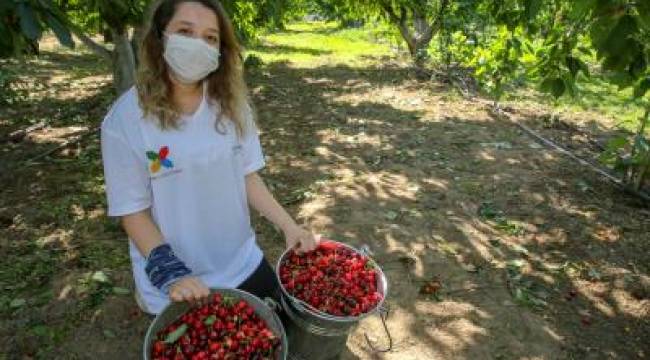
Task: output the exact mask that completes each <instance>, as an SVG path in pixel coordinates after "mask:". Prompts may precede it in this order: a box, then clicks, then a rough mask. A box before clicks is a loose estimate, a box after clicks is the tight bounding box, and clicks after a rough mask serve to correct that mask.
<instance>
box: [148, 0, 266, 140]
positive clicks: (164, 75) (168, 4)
mask: <svg viewBox="0 0 650 360" xmlns="http://www.w3.org/2000/svg"><path fill="white" fill-rule="evenodd" d="M184 2H197V3H199V4H202V5H204V6H205V7H207V8H209V9H211V10H212V11H214V13H215V14H216V16H217V19H218V22H219V24H218V25H219V38H220V52H221V57H220V61H219V62H220V64H219V68H218V69H217V70H216V71H214V72H213V73H211V74H210V75H208V76H207V77H206V79H205V82H206V83H207V97H208V99H210V100H211V101H212V102H214V103H216V104H218V105H219V106H220V108H221V111H220V112H219V118H218V119H217V120H218V121H217V125H218V124H219V123H221V120H223V116H224V115H225V116H226V117H227V118H228V119H229V120H230V121H232V122H233V123H234V125H235V128H236V130H237V134H238V135H239V136H243V134H244V133H245V132H246V131H247V130H248V129H249V127H250V126H254V121H251V120H252V113H253V112H252V109H251V108H250V103H249V99H248V90H247V88H246V83H245V81H244V74H243V65H242V58H241V46H240V44H239V41H238V40H237V36H236V35H235V30H234V28H233V26H232V23H231V21H230V18H229V17H228V15H227V14H226V12H225V10H224V8H223V6H222V5H221V3H219V1H217V0H161V1H160V2H159V4H157V5H156V7H155V10H154V12H153V15H152V16H151V19H150V21H149V25H148V29H147V31H146V33H145V36H144V38H143V41H142V46H141V47H140V65H139V68H138V73H137V85H136V87H137V91H138V98H139V101H140V107H141V108H142V110H143V112H144V115H145V117H147V118H150V117H151V116H152V115H153V117H155V119H156V120H157V121H158V125H159V126H160V127H161V128H162V129H175V128H178V125H179V123H178V119H179V118H180V115H181V113H180V111H179V110H178V109H177V108H176V107H175V105H174V103H173V101H172V88H173V85H172V82H171V79H170V77H169V69H168V67H167V64H166V62H165V60H164V58H163V52H164V40H163V37H164V32H165V29H166V28H167V24H168V23H169V21H170V20H171V19H172V17H173V16H174V13H175V12H176V8H177V7H178V5H179V4H181V3H184Z"/></svg>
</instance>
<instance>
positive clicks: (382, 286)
mask: <svg viewBox="0 0 650 360" xmlns="http://www.w3.org/2000/svg"><path fill="white" fill-rule="evenodd" d="M321 242H328V243H336V244H337V245H339V246H343V247H346V248H348V249H350V250H352V251H353V252H354V253H356V254H358V255H361V256H364V257H366V258H368V259H370V261H372V262H373V264H374V265H375V270H376V271H377V272H378V275H379V276H378V277H377V290H378V291H380V292H381V295H382V298H381V300H380V301H379V302H378V303H377V305H375V307H374V308H373V309H372V310H370V311H368V312H365V313H363V314H360V315H358V316H336V315H331V314H327V313H325V312H323V311H320V310H318V309H316V308H314V307H313V306H311V305H310V304H308V303H307V302H305V301H302V300H300V299H298V298H296V297H295V296H293V295H291V294H289V292H288V291H287V290H286V289H285V288H284V285H283V284H282V279H280V265H281V264H282V260H284V258H285V257H286V256H287V254H288V253H289V252H290V251H291V250H292V249H285V250H284V252H282V255H280V257H278V261H277V263H276V264H275V276H276V278H277V280H278V284H279V286H280V290H281V291H282V295H283V296H284V297H286V298H287V299H289V301H290V302H291V303H292V305H294V306H295V307H296V308H297V309H299V310H302V311H305V312H308V313H310V314H311V315H313V316H316V317H317V318H320V319H321V320H328V321H335V322H357V321H359V320H361V319H363V318H366V317H368V316H370V315H373V314H375V313H377V312H379V311H380V310H381V309H382V308H383V305H384V302H385V301H386V297H387V296H388V280H387V278H386V275H385V274H384V271H383V270H382V269H381V267H380V266H379V264H378V263H377V261H375V260H374V259H373V258H372V257H371V256H370V254H368V253H366V252H365V251H361V250H359V249H357V248H355V247H353V246H352V245H348V244H345V243H343V242H340V241H336V240H332V239H326V238H323V239H322V240H321Z"/></svg>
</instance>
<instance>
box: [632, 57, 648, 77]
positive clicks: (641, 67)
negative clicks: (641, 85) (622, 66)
mask: <svg viewBox="0 0 650 360" xmlns="http://www.w3.org/2000/svg"><path fill="white" fill-rule="evenodd" d="M647 68H648V63H647V61H646V59H645V54H644V53H643V52H639V53H638V54H637V56H636V58H635V59H634V61H633V62H632V63H631V64H630V68H629V72H630V76H632V77H633V78H634V79H636V78H638V77H639V76H641V75H642V74H643V73H644V72H645V70H646V69H647Z"/></svg>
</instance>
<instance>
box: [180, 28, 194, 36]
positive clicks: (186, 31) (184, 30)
mask: <svg viewBox="0 0 650 360" xmlns="http://www.w3.org/2000/svg"><path fill="white" fill-rule="evenodd" d="M177 32H178V33H179V34H183V35H192V32H191V31H190V30H189V29H180V30H178V31H177Z"/></svg>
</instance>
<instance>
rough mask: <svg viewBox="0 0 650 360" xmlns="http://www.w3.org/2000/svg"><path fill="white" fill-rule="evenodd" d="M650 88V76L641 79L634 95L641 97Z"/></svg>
mask: <svg viewBox="0 0 650 360" xmlns="http://www.w3.org/2000/svg"><path fill="white" fill-rule="evenodd" d="M648 90H650V76H648V77H646V78H645V79H643V80H641V81H640V82H639V84H638V85H637V86H635V87H634V97H636V98H640V97H643V96H645V94H646V93H647V92H648Z"/></svg>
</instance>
